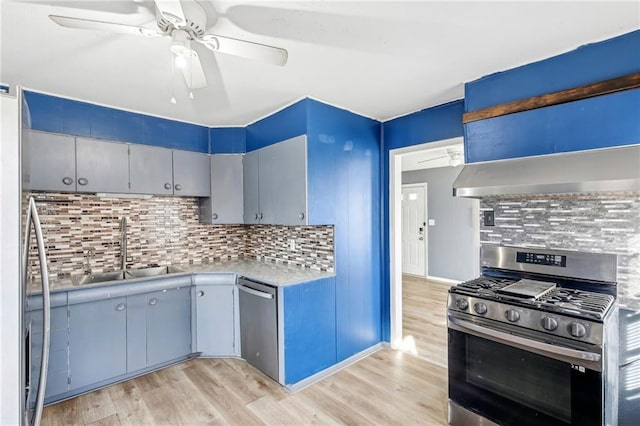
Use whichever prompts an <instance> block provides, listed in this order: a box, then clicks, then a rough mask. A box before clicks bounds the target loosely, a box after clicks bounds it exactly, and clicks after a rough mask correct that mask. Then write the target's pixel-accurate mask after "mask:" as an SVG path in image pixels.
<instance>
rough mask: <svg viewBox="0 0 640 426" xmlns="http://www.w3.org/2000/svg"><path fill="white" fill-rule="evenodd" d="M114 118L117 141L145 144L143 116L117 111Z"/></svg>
mask: <svg viewBox="0 0 640 426" xmlns="http://www.w3.org/2000/svg"><path fill="white" fill-rule="evenodd" d="M113 116H114V120H115V139H116V140H119V141H123V142H132V143H143V134H144V132H143V129H144V116H143V115H142V114H136V113H135V112H128V111H120V110H115V111H114V113H113Z"/></svg>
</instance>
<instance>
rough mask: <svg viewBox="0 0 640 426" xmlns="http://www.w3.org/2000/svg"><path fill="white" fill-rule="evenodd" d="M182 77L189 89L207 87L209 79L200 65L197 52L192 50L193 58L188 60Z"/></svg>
mask: <svg viewBox="0 0 640 426" xmlns="http://www.w3.org/2000/svg"><path fill="white" fill-rule="evenodd" d="M182 75H183V76H184V81H185V82H186V83H187V87H188V88H189V89H202V88H203V87H207V78H206V77H205V75H204V70H203V69H202V64H201V63H200V57H199V56H198V53H197V52H196V51H195V50H192V53H191V57H189V58H186V60H185V66H184V67H183V68H182Z"/></svg>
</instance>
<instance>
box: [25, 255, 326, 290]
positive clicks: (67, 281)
mask: <svg viewBox="0 0 640 426" xmlns="http://www.w3.org/2000/svg"><path fill="white" fill-rule="evenodd" d="M170 266H172V267H174V268H177V269H180V270H181V271H182V272H176V273H173V274H167V275H160V276H156V277H150V278H136V279H127V280H116V281H107V282H101V283H93V284H85V285H81V284H80V280H81V279H82V277H83V276H84V275H81V274H78V275H71V276H65V277H55V276H54V277H49V286H50V290H51V292H58V291H69V290H77V289H83V288H95V287H102V286H109V285H118V284H134V283H136V282H143V281H145V282H146V281H149V280H152V279H158V278H163V277H173V276H180V275H190V274H207V273H232V274H237V275H239V276H244V277H247V278H250V279H253V280H256V281H261V282H264V283H266V284H270V285H273V286H275V287H285V286H289V285H295V284H300V283H303V282H307V281H314V280H318V279H321V278H328V277H332V276H335V273H334V272H325V271H319V270H316V269H309V268H301V267H297V266H291V265H285V264H282V263H273V262H262V261H259V260H252V259H238V260H224V261H216V262H210V263H186V264H185V263H183V264H177V265H170ZM39 290H40V283H39V281H33V282H32V283H30V286H29V291H28V293H29V294H36V293H38V292H39Z"/></svg>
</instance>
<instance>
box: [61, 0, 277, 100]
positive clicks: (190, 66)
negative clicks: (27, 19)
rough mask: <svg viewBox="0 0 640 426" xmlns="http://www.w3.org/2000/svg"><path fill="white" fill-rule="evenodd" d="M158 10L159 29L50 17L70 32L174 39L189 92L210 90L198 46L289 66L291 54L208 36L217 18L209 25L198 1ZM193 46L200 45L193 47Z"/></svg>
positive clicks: (158, 0)
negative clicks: (104, 32) (76, 30)
mask: <svg viewBox="0 0 640 426" xmlns="http://www.w3.org/2000/svg"><path fill="white" fill-rule="evenodd" d="M155 9H156V10H155V12H156V21H157V22H156V24H157V28H147V27H141V26H135V25H127V24H121V23H118V22H105V21H96V20H91V19H83V18H74V17H70V16H60V15H49V18H50V19H51V20H52V21H53V22H55V23H56V24H58V25H61V26H63V27H68V28H76V29H86V30H99V31H109V32H113V33H119V34H129V35H137V36H145V37H171V52H173V55H174V64H175V66H176V67H177V68H180V69H181V70H182V73H183V75H184V78H185V82H186V84H187V87H188V88H189V89H199V88H203V87H206V86H207V79H206V77H205V72H204V70H203V68H202V64H201V62H200V58H199V55H198V52H197V51H196V50H199V49H198V44H200V45H202V46H205V47H206V48H208V49H209V50H211V51H212V52H221V53H226V54H229V55H235V56H240V57H243V58H248V59H254V60H258V61H262V62H265V63H269V64H273V65H280V66H282V65H285V64H286V63H287V58H288V54H287V51H286V50H285V49H281V48H278V47H274V46H268V45H265V44H261V43H254V42H251V41H247V40H239V39H236V38H231V37H225V36H221V35H218V34H210V33H207V32H206V29H207V28H209V27H211V26H212V25H213V24H214V23H215V21H216V19H217V17H209V18H210V19H209V22H207V14H206V12H205V11H204V9H203V8H202V6H200V5H199V4H198V3H196V2H195V1H194V0H155ZM192 42H196V43H194V44H192ZM172 102H173V101H172Z"/></svg>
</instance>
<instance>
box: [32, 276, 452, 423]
mask: <svg viewBox="0 0 640 426" xmlns="http://www.w3.org/2000/svg"><path fill="white" fill-rule="evenodd" d="M404 281H405V282H404V297H403V299H404V324H405V325H404V327H405V334H406V335H410V336H412V337H413V339H414V341H415V342H416V345H415V352H416V354H417V356H415V355H412V354H410V353H407V352H402V351H395V350H392V349H383V350H381V351H379V352H376V353H375V354H373V355H371V356H369V357H367V358H366V359H364V360H361V361H360V362H358V363H356V364H354V365H351V366H349V367H347V368H345V369H344V370H342V371H340V372H338V373H336V374H334V375H332V376H330V377H328V378H326V379H324V380H322V381H321V382H319V383H317V384H315V385H313V386H310V387H308V388H306V389H304V390H302V391H300V392H298V393H296V394H293V395H290V394H287V393H286V392H285V391H284V390H283V389H282V388H281V387H280V385H278V384H277V383H275V382H273V381H272V380H271V379H269V378H268V377H267V376H265V375H263V374H262V373H261V372H259V371H257V370H256V369H254V368H253V367H252V366H250V365H248V364H247V363H246V362H245V361H242V360H238V359H194V360H190V361H188V362H185V363H182V364H178V365H175V366H172V367H169V368H166V369H164V370H161V371H157V372H155V373H151V374H148V375H145V376H142V377H138V378H136V379H132V380H129V381H127V382H123V383H120V384H116V385H112V386H109V387H107V388H104V389H101V390H98V391H95V392H91V393H89V394H87V395H82V396H79V397H76V398H73V399H70V400H68V401H64V402H61V403H58V404H54V405H52V406H49V407H46V408H45V410H44V414H43V419H42V424H43V425H72V424H85V425H119V424H126V425H145V424H167V425H169V424H170V425H180V424H183V425H200V424H211V425H215V424H232V425H243V426H244V425H261V424H268V425H333V424H341V425H355V424H357V425H445V424H446V419H447V408H446V401H447V375H446V374H447V373H446V368H445V367H444V366H445V365H446V326H445V325H444V300H445V299H446V290H447V289H448V286H443V285H440V284H433V283H428V284H427V283H425V282H424V281H423V280H420V279H415V278H410V277H408V276H405V280H404Z"/></svg>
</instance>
